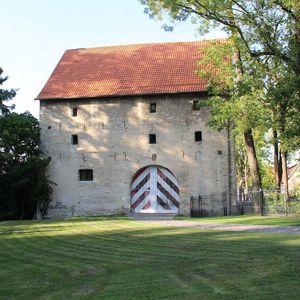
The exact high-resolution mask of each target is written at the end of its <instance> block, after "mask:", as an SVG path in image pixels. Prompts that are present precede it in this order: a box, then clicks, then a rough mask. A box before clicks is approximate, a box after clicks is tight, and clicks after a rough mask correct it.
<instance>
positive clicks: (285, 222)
mask: <svg viewBox="0 0 300 300" xmlns="http://www.w3.org/2000/svg"><path fill="white" fill-rule="evenodd" d="M176 219H177V220H189V221H195V222H213V223H226V224H251V225H278V226H300V216H298V217H271V216H263V217H262V216H248V215H242V216H229V217H207V218H189V217H177V218H176Z"/></svg>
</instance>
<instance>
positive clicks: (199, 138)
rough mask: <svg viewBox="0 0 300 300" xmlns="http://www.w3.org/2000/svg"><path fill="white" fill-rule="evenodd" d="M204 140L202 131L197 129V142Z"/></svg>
mask: <svg viewBox="0 0 300 300" xmlns="http://www.w3.org/2000/svg"><path fill="white" fill-rule="evenodd" d="M201 141H202V131H195V142H201Z"/></svg>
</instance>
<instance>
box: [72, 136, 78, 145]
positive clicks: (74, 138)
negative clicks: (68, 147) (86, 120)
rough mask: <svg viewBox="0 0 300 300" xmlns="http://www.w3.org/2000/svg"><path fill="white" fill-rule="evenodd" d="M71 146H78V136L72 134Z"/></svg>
mask: <svg viewBox="0 0 300 300" xmlns="http://www.w3.org/2000/svg"><path fill="white" fill-rule="evenodd" d="M71 140H72V145H78V135H77V134H72V138H71Z"/></svg>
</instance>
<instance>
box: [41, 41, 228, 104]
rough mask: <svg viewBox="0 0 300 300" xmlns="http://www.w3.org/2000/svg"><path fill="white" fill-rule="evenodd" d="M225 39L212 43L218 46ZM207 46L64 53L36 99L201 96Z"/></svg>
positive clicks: (151, 46)
mask: <svg viewBox="0 0 300 300" xmlns="http://www.w3.org/2000/svg"><path fill="white" fill-rule="evenodd" d="M225 41H226V40H217V42H220V43H223V42H225ZM208 44H209V41H198V42H178V43H177V42H176V43H157V44H140V45H123V46H110V47H99V48H86V49H72V50H67V51H66V52H65V53H64V55H63V57H62V58H61V60H60V61H59V63H58V65H57V66H56V68H55V69H54V71H53V73H52V74H51V76H50V78H49V80H48V81H47V83H46V85H45V86H44V88H43V89H42V91H41V92H40V93H39V95H38V96H37V98H36V99H40V100H43V99H62V98H84V97H105V96H121V95H146V94H162V93H163V94H168V93H177V92H201V91H205V90H206V81H205V80H203V79H201V78H199V77H198V76H197V75H196V73H195V72H196V69H197V66H196V63H197V61H199V60H200V59H201V53H200V52H199V48H201V47H205V46H207V45H208Z"/></svg>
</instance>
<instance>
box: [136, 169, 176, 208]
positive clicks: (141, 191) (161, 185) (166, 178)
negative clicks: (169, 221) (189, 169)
mask: <svg viewBox="0 0 300 300" xmlns="http://www.w3.org/2000/svg"><path fill="white" fill-rule="evenodd" d="M131 209H132V210H133V211H134V212H136V213H178V209H179V188H178V181H177V179H176V178H175V177H174V175H173V174H172V173H171V172H170V171H169V170H167V169H165V168H163V167H159V166H149V167H146V168H145V169H144V170H143V171H142V172H140V173H139V174H138V176H136V178H134V180H133V182H132V184H131Z"/></svg>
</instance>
